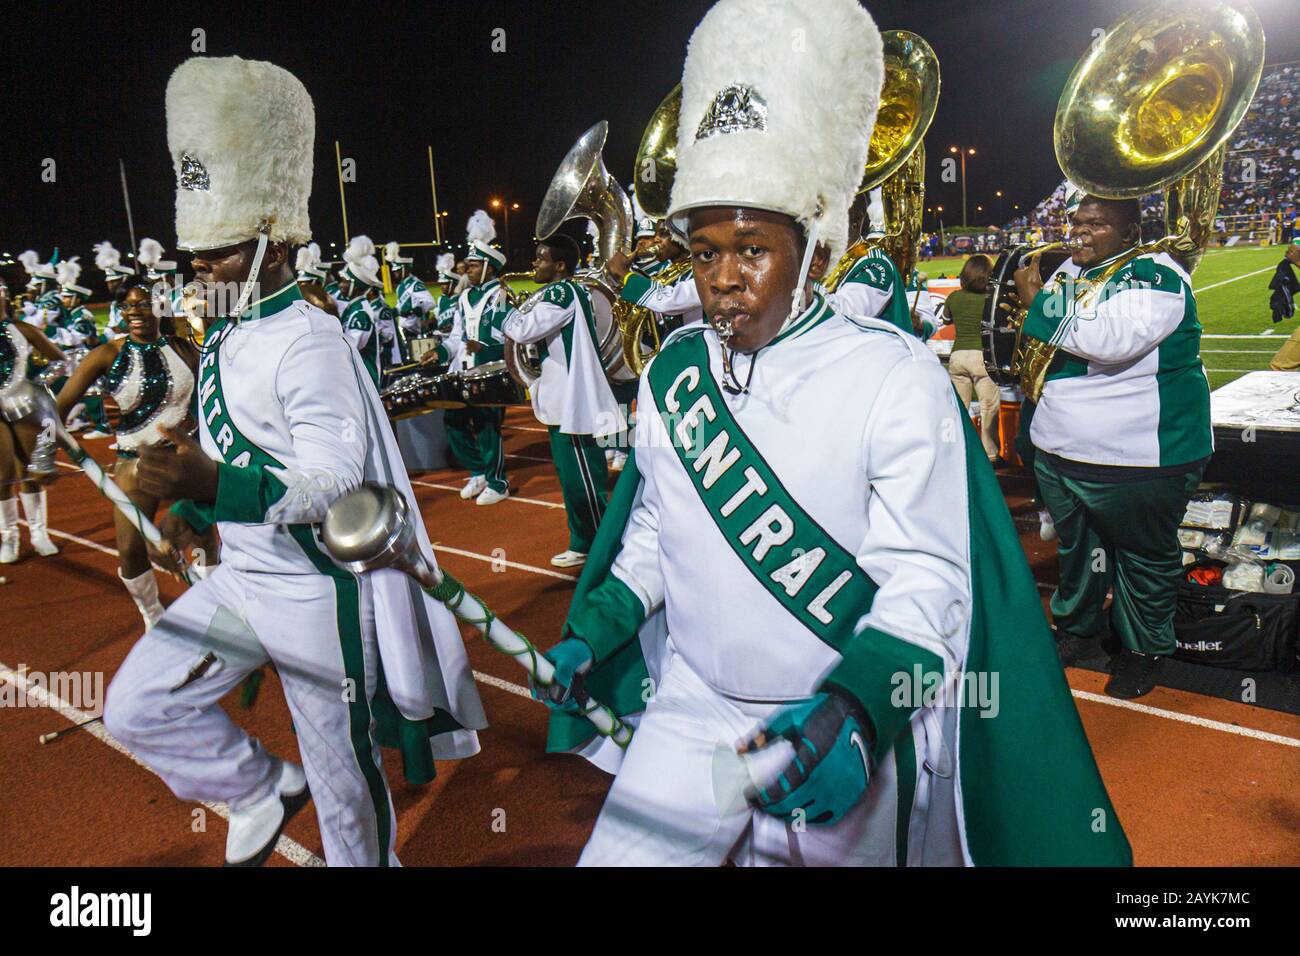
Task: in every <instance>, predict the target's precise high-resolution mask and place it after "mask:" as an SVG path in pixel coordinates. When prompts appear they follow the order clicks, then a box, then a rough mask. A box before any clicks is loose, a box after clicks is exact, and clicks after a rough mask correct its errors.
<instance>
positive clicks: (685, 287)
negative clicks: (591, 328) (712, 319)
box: [621, 261, 704, 327]
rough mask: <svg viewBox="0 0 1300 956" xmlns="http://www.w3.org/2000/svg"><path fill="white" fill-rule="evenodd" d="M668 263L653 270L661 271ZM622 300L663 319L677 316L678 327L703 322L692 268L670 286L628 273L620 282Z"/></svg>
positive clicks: (634, 273) (647, 276)
mask: <svg viewBox="0 0 1300 956" xmlns="http://www.w3.org/2000/svg"><path fill="white" fill-rule="evenodd" d="M670 264H671V263H669V262H667V261H665V262H664V263H663V265H662V266H660V268H658V269H656V270H655V272H656V273H657V272H662V271H663V269H664V268H665V267H667V266H668V265H670ZM621 296H622V298H623V299H625V300H626V301H628V302H631V303H633V304H634V305H639V306H643V307H644V308H647V309H649V310H650V311H651V312H655V313H657V314H659V315H661V316H664V317H665V318H667V317H671V316H680V317H681V321H680V322H679V323H676V325H677V326H678V327H680V326H684V325H692V324H694V323H696V322H703V321H704V309H703V308H702V307H701V305H700V293H699V290H698V289H696V287H695V271H694V270H693V269H687V270H686V271H685V272H683V273H682V274H681V275H680V276H678V277H677V279H676V280H675V281H674V282H673V283H672V284H671V285H664V284H663V283H662V282H656V281H654V278H653V276H651V275H649V274H647V275H641V274H640V273H637V272H629V273H628V276H627V280H626V281H625V282H624V283H623V291H622V293H621Z"/></svg>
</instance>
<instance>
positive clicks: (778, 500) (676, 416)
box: [649, 334, 877, 651]
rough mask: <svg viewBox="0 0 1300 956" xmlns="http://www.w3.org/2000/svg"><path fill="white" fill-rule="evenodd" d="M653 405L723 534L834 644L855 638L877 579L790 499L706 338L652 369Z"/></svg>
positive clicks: (665, 355)
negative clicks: (726, 387) (717, 377)
mask: <svg viewBox="0 0 1300 956" xmlns="http://www.w3.org/2000/svg"><path fill="white" fill-rule="evenodd" d="M649 374H650V386H651V391H652V392H653V394H654V397H655V404H656V406H657V410H658V412H659V414H660V416H661V417H662V418H663V421H664V426H665V427H666V428H667V429H668V434H669V436H670V438H671V440H672V445H673V450H674V451H676V452H677V456H678V457H679V458H680V459H681V462H682V464H683V466H684V467H685V468H686V473H687V474H688V475H689V476H690V478H691V481H692V483H693V484H694V485H695V490H696V492H697V493H698V494H699V496H700V500H701V501H703V502H704V506H705V508H706V509H707V510H708V512H709V515H710V516H711V517H712V518H713V522H714V524H715V525H717V528H718V531H719V533H721V534H722V536H723V538H725V539H726V541H727V544H728V545H730V546H731V549H732V550H733V551H735V552H736V557H737V558H739V559H740V561H741V563H742V564H743V565H744V566H745V568H746V570H748V571H749V573H750V574H752V575H753V576H754V578H755V580H757V581H758V582H759V583H760V584H762V585H763V587H764V588H766V589H767V591H768V593H769V594H771V595H772V597H774V598H775V599H776V600H777V601H778V602H779V603H780V604H781V606H782V607H784V608H785V609H786V610H787V611H788V612H789V613H790V614H792V615H793V616H794V617H796V618H798V619H799V621H800V622H801V623H802V624H803V625H804V626H805V627H807V628H808V629H809V630H810V631H812V632H813V633H814V634H816V635H817V637H819V638H820V639H821V640H823V641H825V642H826V643H827V644H829V645H830V646H831V647H833V648H835V650H837V651H838V650H842V649H843V647H844V644H845V643H846V642H847V641H848V640H850V639H851V638H852V637H853V632H854V627H855V626H856V625H857V623H858V621H859V620H861V618H862V615H863V614H865V613H866V612H867V611H868V610H869V609H870V607H871V601H872V599H873V598H874V597H875V594H876V590H877V587H876V583H875V582H874V581H872V580H871V578H870V577H869V576H868V575H867V573H866V572H865V571H863V570H862V568H861V567H859V566H858V563H857V560H856V559H855V558H854V556H853V555H852V554H851V553H850V552H849V551H848V550H846V549H845V548H844V547H843V546H842V545H841V544H840V543H839V542H838V541H836V540H835V539H834V538H832V537H831V536H830V535H829V534H828V533H827V532H826V530H825V529H824V528H822V527H821V525H819V524H818V523H817V522H816V520H815V519H814V518H813V517H812V516H811V515H809V514H808V512H806V511H805V510H804V509H803V508H802V507H801V506H800V505H799V503H798V502H797V501H795V500H794V498H792V497H791V496H790V493H789V492H788V491H787V490H786V488H785V486H784V485H782V484H781V480H780V478H778V477H777V475H776V473H775V472H774V471H773V470H772V468H771V466H770V465H769V464H768V463H767V462H766V461H765V460H764V458H763V456H762V454H761V453H760V452H759V451H758V449H757V448H755V447H754V446H753V444H752V443H751V442H750V440H749V436H747V435H746V434H745V432H744V431H743V430H742V429H741V427H740V424H739V423H738V422H737V421H736V419H735V417H734V416H733V415H732V414H731V411H730V409H728V408H727V403H726V401H725V399H724V398H723V396H722V394H721V392H720V391H719V389H718V385H717V382H715V381H714V379H713V375H712V373H711V372H710V371H709V353H708V348H707V346H706V345H705V339H704V336H703V335H698V334H697V335H688V336H685V337H683V339H682V340H681V341H679V342H678V344H677V347H676V348H673V349H665V350H664V351H663V352H662V353H661V354H660V355H659V357H658V360H657V361H656V362H654V363H653V364H652V365H651V366H650V373H649Z"/></svg>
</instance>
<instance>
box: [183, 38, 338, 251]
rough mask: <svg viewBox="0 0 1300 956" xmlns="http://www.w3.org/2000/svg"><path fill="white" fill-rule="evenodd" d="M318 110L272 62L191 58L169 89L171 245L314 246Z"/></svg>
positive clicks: (291, 77) (300, 87) (199, 247)
mask: <svg viewBox="0 0 1300 956" xmlns="http://www.w3.org/2000/svg"><path fill="white" fill-rule="evenodd" d="M315 135H316V112H315V109H314V108H313V106H312V102H311V97H310V96H308V95H307V90H306V88H305V87H304V86H303V85H302V83H300V82H299V81H298V78H297V77H295V76H294V75H293V74H292V73H290V72H288V71H287V70H284V69H281V68H280V67H278V66H276V65H274V64H273V63H265V62H263V61H261V60H245V59H241V58H240V57H237V56H229V57H193V58H191V59H189V60H186V61H185V62H184V63H182V64H181V65H180V66H178V67H177V68H176V72H174V73H173V74H172V77H171V80H169V81H168V83H167V147H168V149H169V150H170V151H171V154H172V166H173V168H174V169H175V172H176V244H177V246H179V247H180V248H181V249H186V250H203V249H216V248H219V247H221V246H228V245H234V244H235V243H239V242H244V241H246V240H248V239H253V238H255V237H256V236H257V235H258V234H259V232H261V231H263V230H264V229H265V230H267V236H268V239H269V241H271V242H290V243H300V242H306V241H307V240H308V239H310V238H311V224H310V222H309V220H308V216H307V200H308V198H309V197H310V196H311V174H312V147H313V144H314V141H315Z"/></svg>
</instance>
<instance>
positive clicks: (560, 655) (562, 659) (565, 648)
mask: <svg viewBox="0 0 1300 956" xmlns="http://www.w3.org/2000/svg"><path fill="white" fill-rule="evenodd" d="M542 656H543V657H545V658H546V659H547V660H548V661H550V662H551V664H552V665H554V667H555V677H554V678H553V679H552V681H551V683H550V684H546V685H540V684H538V683H536V682H535V681H531V680H530V681H529V685H530V687H529V689H530V690H531V691H532V695H533V697H534V698H535V699H536V700H540V701H542V702H544V703H545V704H546V706H547V707H549V708H551V709H552V710H559V711H563V712H564V713H566V714H577V713H580V712H581V707H582V706H583V705H585V704H586V703H587V691H586V688H585V687H584V686H583V685H584V683H585V682H584V677H585V676H586V673H587V671H589V670H591V665H592V664H593V663H594V662H595V659H596V656H595V654H593V653H592V650H591V647H590V646H589V645H588V644H587V642H586V641H584V640H583V639H582V638H580V637H570V638H566V639H565V640H563V641H560V643H558V644H556V645H555V646H554V647H552V648H551V649H550V650H549V651H546V652H545V654H543V655H542Z"/></svg>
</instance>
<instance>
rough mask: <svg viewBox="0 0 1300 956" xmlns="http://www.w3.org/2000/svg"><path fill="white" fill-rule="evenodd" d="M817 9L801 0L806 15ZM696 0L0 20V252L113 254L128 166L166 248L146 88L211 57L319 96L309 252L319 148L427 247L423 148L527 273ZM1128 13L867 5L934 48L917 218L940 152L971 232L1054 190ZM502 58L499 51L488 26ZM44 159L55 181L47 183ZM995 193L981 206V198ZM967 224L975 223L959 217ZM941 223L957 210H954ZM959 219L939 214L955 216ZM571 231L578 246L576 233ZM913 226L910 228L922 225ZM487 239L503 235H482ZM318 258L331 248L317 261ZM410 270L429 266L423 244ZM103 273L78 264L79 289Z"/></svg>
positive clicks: (325, 215)
mask: <svg viewBox="0 0 1300 956" xmlns="http://www.w3.org/2000/svg"><path fill="white" fill-rule="evenodd" d="M808 2H812V0H808ZM709 5H710V4H709V3H708V2H705V0H673V2H653V0H652V2H643V3H638V4H628V3H612V2H605V3H598V2H589V0H573V2H554V0H534V2H522V0H519V2H509V3H507V2H490V0H483V2H474V3H465V2H453V0H444V2H439V3H376V2H371V3H364V4H332V3H331V4H326V3H317V4H295V3H275V4H260V3H259V4H239V5H230V6H227V5H223V4H219V3H215V2H214V3H206V4H202V5H188V4H184V3H168V4H154V3H133V4H129V5H118V4H95V5H91V4H88V3H77V4H56V3H42V4H30V5H23V6H22V7H21V8H19V7H11V8H10V11H9V16H7V17H6V20H7V24H6V30H5V43H4V54H3V57H0V62H2V64H3V65H2V66H0V71H2V75H3V77H4V84H3V91H4V99H5V105H6V114H7V120H8V122H7V123H6V129H5V131H4V138H3V146H2V147H0V182H2V183H3V184H4V187H5V194H4V202H3V207H0V251H3V252H8V253H11V254H16V253H17V252H19V251H21V250H22V249H26V248H35V249H37V250H38V251H39V252H40V253H41V256H42V258H43V259H44V258H46V257H48V256H49V254H50V252H51V251H52V248H53V247H54V246H55V245H57V246H58V247H59V249H60V251H61V254H62V255H64V256H67V255H69V254H80V255H81V256H82V259H83V262H84V263H85V264H86V265H87V266H90V264H91V260H92V258H93V254H92V253H91V249H90V246H91V244H92V243H93V242H96V241H99V240H102V239H109V240H111V241H112V242H113V243H114V244H115V245H116V246H117V247H118V248H119V249H121V250H122V251H123V253H124V254H125V253H126V252H127V251H130V242H129V237H128V232H127V222H126V213H125V210H124V205H123V201H122V193H121V187H120V185H119V179H118V159H119V157H120V158H122V159H123V160H125V164H126V171H127V176H128V182H129V187H130V192H131V201H132V207H133V211H134V216H135V231H136V236H137V239H139V238H141V237H143V236H153V237H155V238H157V239H159V240H160V241H161V242H162V243H163V245H164V246H166V247H167V248H168V250H169V252H170V251H171V250H172V247H173V245H174V242H175V234H174V229H173V226H172V196H173V187H174V180H173V175H172V172H171V168H170V160H169V157H168V154H167V145H166V132H165V128H164V112H163V92H164V89H165V87H166V83H167V78H168V76H169V75H170V73H171V71H172V70H173V69H174V68H175V67H176V66H177V65H178V64H179V63H180V62H181V61H182V60H184V59H185V58H186V57H188V56H191V55H193V54H192V50H191V44H192V43H193V42H194V41H193V31H195V30H196V29H202V30H203V31H204V32H205V40H206V53H207V54H208V55H213V56H226V55H230V54H238V55H240V56H243V57H246V58H250V59H265V60H271V61H272V62H274V63H277V64H279V65H280V66H283V67H285V68H286V69H288V70H290V71H291V72H293V73H294V74H295V75H297V76H298V77H299V79H301V80H302V81H303V83H304V84H305V85H306V87H307V89H308V91H309V92H310V93H311V95H312V97H313V99H314V100H315V104H316V122H317V128H316V174H315V186H314V190H313V195H312V200H311V216H312V225H313V229H314V232H315V234H316V239H317V241H319V242H321V244H322V246H323V247H324V249H325V252H326V255H327V257H332V258H337V256H330V252H331V250H330V246H329V244H330V242H331V241H333V242H338V243H339V244H340V247H341V245H342V238H343V228H342V219H341V215H340V209H339V190H338V181H337V177H336V173H335V164H334V141H335V140H336V139H337V140H339V141H340V142H341V147H342V153H343V155H344V156H345V157H351V158H352V159H354V160H355V162H356V174H357V179H356V182H355V183H351V184H349V185H348V186H347V187H346V188H347V210H348V221H349V226H350V228H351V231H352V233H354V234H355V233H358V232H365V233H367V234H368V235H370V236H371V238H373V239H375V240H376V242H377V243H382V242H384V241H387V240H389V239H393V238H396V239H399V240H401V241H403V242H416V241H429V240H431V239H432V238H433V226H432V202H431V199H430V191H429V178H428V161H427V155H426V147H427V146H430V145H431V146H432V147H433V151H434V160H435V163H436V167H437V175H438V198H439V202H440V204H441V206H442V207H443V208H444V209H446V210H447V211H448V212H449V216H448V217H447V219H446V220H445V222H447V223H449V224H450V229H449V238H450V239H451V240H453V241H456V242H460V241H463V239H464V226H465V220H466V218H467V217H468V216H469V214H470V213H471V212H472V211H473V210H474V208H476V207H479V206H486V205H487V204H488V202H489V200H490V199H491V198H493V197H500V198H502V199H505V200H506V201H507V202H509V203H515V202H517V203H519V204H520V206H521V209H520V210H518V211H517V212H512V214H511V221H510V232H511V239H512V245H513V246H514V248H515V250H516V251H517V252H521V253H523V254H522V255H518V256H516V258H515V259H514V260H513V261H512V262H511V267H512V268H520V267H522V266H524V265H525V262H524V260H525V259H526V254H527V250H528V245H529V243H528V240H529V237H530V236H531V234H532V226H533V222H534V219H535V217H536V214H537V206H538V203H539V201H540V199H541V196H542V193H543V192H544V191H545V188H546V186H547V184H548V182H549V181H550V177H551V174H552V172H553V171H554V169H555V166H556V164H557V163H558V162H559V160H560V159H561V157H562V156H563V155H564V153H565V152H566V150H567V149H568V148H569V146H570V145H571V144H572V143H573V141H574V140H575V139H576V138H577V136H578V135H579V134H580V133H581V132H582V131H583V130H585V129H586V128H587V127H589V126H590V125H591V124H592V123H594V122H596V121H597V120H599V119H608V120H609V121H610V125H611V132H610V140H609V143H608V144H607V147H606V151H605V159H606V163H607V165H608V167H609V169H610V170H611V171H612V172H613V173H614V174H615V175H617V176H619V177H620V179H622V180H623V181H624V182H627V181H628V180H629V179H630V178H631V172H632V161H633V156H634V154H635V151H636V147H637V144H638V142H639V140H640V137H641V132H642V129H643V127H644V126H645V123H646V121H647V120H648V119H649V117H650V114H651V112H652V111H653V110H654V107H655V106H656V105H657V104H658V102H659V100H660V99H661V98H662V97H663V95H664V94H665V93H666V92H667V91H668V90H669V89H670V88H671V87H672V86H673V84H674V83H675V82H677V81H678V80H679V79H680V77H681V68H682V60H683V58H684V56H685V50H686V42H687V39H688V37H689V36H690V33H691V31H692V29H693V28H694V27H695V25H696V23H697V22H698V21H699V19H700V17H701V16H702V15H703V14H704V12H705V11H706V10H707V9H708V7H709ZM1135 5H1136V4H1135V3H1134V2H1133V0H1075V2H1070V0H1034V2H1028V0H980V2H971V0H967V2H947V0H941V2H920V0H911V2H900V0H875V2H871V3H869V4H868V5H867V6H868V9H869V10H870V11H871V13H872V14H873V16H874V17H875V19H876V22H877V24H878V25H879V26H880V27H881V29H889V28H906V29H910V30H913V31H915V32H917V33H920V34H921V35H922V36H924V37H925V38H926V39H928V40H929V41H930V43H931V44H932V45H933V47H934V48H935V51H936V52H937V54H938V57H939V62H940V67H941V71H942V76H943V87H942V95H941V97H940V101H939V109H938V115H937V116H936V118H935V122H934V124H933V126H932V127H931V129H930V133H929V136H928V137H927V148H928V151H929V169H928V189H929V194H928V204H929V205H938V204H941V205H943V206H944V207H945V209H946V210H947V211H946V212H945V220H946V221H947V223H948V224H952V223H953V222H954V221H959V220H960V206H961V194H960V186H959V184H956V183H953V184H949V183H944V182H941V181H940V177H939V162H940V160H941V159H942V158H943V157H944V156H945V155H947V154H948V147H949V146H950V145H951V144H961V145H963V146H969V147H974V148H975V149H976V151H977V152H976V155H975V156H974V157H973V158H972V159H971V161H970V164H969V166H968V177H969V178H968V185H969V192H970V197H969V206H970V212H971V219H972V223H974V222H975V221H979V222H981V223H983V222H1001V221H1004V220H1005V219H1006V218H1008V217H1010V216H1011V215H1012V214H1013V213H1012V204H1014V203H1018V204H1020V206H1021V207H1022V209H1028V208H1030V207H1032V205H1033V204H1034V203H1035V202H1037V201H1038V200H1039V199H1041V198H1042V197H1043V196H1044V195H1045V194H1046V193H1047V192H1049V191H1050V190H1051V189H1052V188H1053V187H1054V186H1055V185H1056V184H1057V183H1058V182H1059V180H1060V178H1061V177H1060V173H1059V171H1058V169H1057V167H1056V163H1055V160H1054V157H1053V153H1052V146H1051V129H1052V117H1053V113H1054V110H1055V107H1056V101H1057V98H1058V95H1059V93H1060V90H1061V87H1062V86H1063V84H1064V82H1065V79H1066V77H1067V75H1068V74H1069V71H1070V69H1071V67H1072V65H1073V64H1074V62H1075V60H1076V59H1077V58H1078V56H1079V55H1080V53H1081V52H1082V51H1083V50H1084V49H1085V48H1086V46H1087V44H1088V43H1089V42H1090V41H1091V39H1092V31H1093V30H1094V29H1099V28H1105V27H1106V26H1107V25H1108V24H1109V23H1111V22H1113V21H1114V20H1116V19H1117V18H1118V17H1119V16H1120V15H1121V14H1122V13H1123V12H1125V11H1127V10H1129V9H1132V8H1133V7H1134V6H1135ZM1255 8H1256V10H1257V12H1258V13H1259V15H1260V18H1261V20H1262V21H1263V24H1264V29H1265V32H1266V34H1267V38H1268V55H1267V61H1268V62H1269V63H1274V62H1281V61H1286V60H1293V59H1297V58H1300V17H1297V16H1296V4H1295V0H1256V2H1255ZM497 28H501V29H502V30H504V31H505V34H504V35H505V44H506V50H505V52H493V50H492V40H493V31H494V30H496V29H497ZM46 158H52V159H54V160H55V162H56V167H55V168H56V176H57V178H56V181H55V182H53V183H45V182H42V181H41V171H42V168H43V167H42V163H43V161H44V160H45V159H46ZM997 189H1001V190H1003V191H1004V193H1005V197H1004V198H1003V199H1002V200H1001V201H999V200H998V199H996V198H995V195H994V191H995V190H997ZM977 204H978V205H982V206H983V207H984V210H985V211H984V213H981V214H978V215H977V214H976V212H975V207H976V205H977ZM954 211H956V212H955V214H954ZM954 217H955V218H954ZM571 225H574V226H575V228H574V230H573V231H574V232H575V233H576V234H578V235H581V234H582V232H583V231H584V230H583V225H582V224H571ZM928 225H930V222H929V220H927V226H928ZM503 233H504V229H503V228H502V224H501V223H500V221H499V222H498V235H499V237H500V238H504V236H503ZM334 251H335V252H336V253H337V252H338V251H340V250H334ZM419 251H420V252H421V253H423V254H422V255H420V256H418V258H417V263H418V265H417V268H418V269H419V270H420V271H427V270H428V266H429V265H430V264H431V254H430V252H429V250H419ZM92 275H93V277H94V279H95V281H96V282H97V281H98V278H99V276H98V273H97V272H96V271H95V270H93V269H88V271H87V278H90V277H91V276H92Z"/></svg>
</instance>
